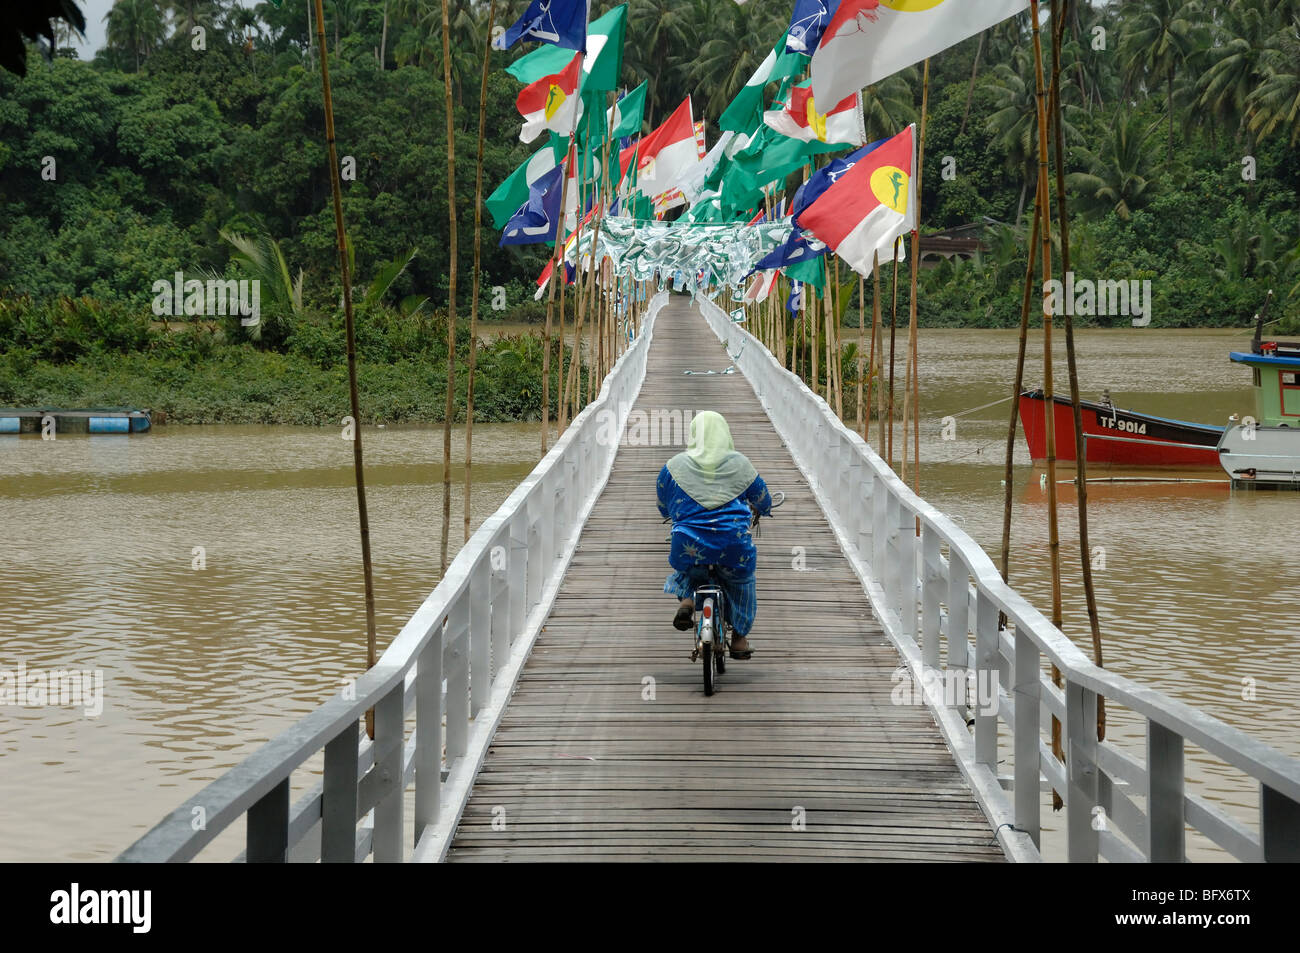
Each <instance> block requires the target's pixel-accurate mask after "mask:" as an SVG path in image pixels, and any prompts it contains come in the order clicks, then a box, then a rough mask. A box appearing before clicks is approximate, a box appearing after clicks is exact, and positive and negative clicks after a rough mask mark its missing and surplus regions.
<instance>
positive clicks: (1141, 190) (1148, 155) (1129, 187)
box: [1065, 113, 1159, 221]
mask: <svg viewBox="0 0 1300 953" xmlns="http://www.w3.org/2000/svg"><path fill="white" fill-rule="evenodd" d="M1158 126H1159V123H1158V122H1157V123H1156V124H1155V125H1152V126H1150V127H1148V128H1146V129H1143V124H1142V119H1141V118H1140V117H1139V116H1138V115H1137V114H1136V113H1128V114H1127V115H1120V116H1118V117H1117V118H1116V120H1115V123H1114V126H1113V128H1112V135H1111V138H1110V140H1109V141H1108V142H1107V143H1105V145H1104V148H1103V149H1102V150H1101V151H1100V152H1091V151H1089V150H1088V149H1084V148H1082V147H1080V148H1079V150H1078V151H1079V155H1080V157H1081V158H1082V159H1083V161H1084V163H1085V164H1086V165H1087V167H1088V170H1089V171H1087V172H1072V173H1070V174H1069V175H1067V176H1066V177H1065V182H1066V184H1067V185H1068V186H1069V187H1070V188H1072V189H1074V190H1075V191H1077V192H1079V193H1080V194H1081V195H1082V197H1083V199H1084V205H1085V206H1091V207H1092V208H1093V209H1096V210H1101V209H1105V210H1109V211H1114V213H1115V214H1116V215H1118V216H1119V217H1120V218H1121V219H1123V220H1124V221H1128V220H1129V219H1130V218H1131V217H1132V215H1133V212H1134V211H1136V210H1137V209H1139V208H1141V207H1142V206H1144V205H1146V204H1147V203H1148V202H1149V201H1150V200H1151V197H1152V194H1153V193H1154V191H1155V182H1154V181H1153V179H1152V174H1153V170H1154V167H1155V164H1156V160H1155V157H1154V156H1153V155H1152V151H1151V136H1152V134H1153V133H1154V132H1155V131H1156V129H1157V128H1158Z"/></svg>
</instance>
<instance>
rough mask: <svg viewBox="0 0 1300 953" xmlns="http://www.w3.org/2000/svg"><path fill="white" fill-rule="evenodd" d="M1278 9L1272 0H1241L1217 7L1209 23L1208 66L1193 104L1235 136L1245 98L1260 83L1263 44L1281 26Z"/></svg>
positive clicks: (1244, 112) (1242, 126)
mask: <svg viewBox="0 0 1300 953" xmlns="http://www.w3.org/2000/svg"><path fill="white" fill-rule="evenodd" d="M1277 13H1278V10H1277V6H1276V3H1275V0H1241V2H1239V3H1235V4H1230V5H1229V6H1227V7H1226V8H1223V9H1222V10H1221V11H1219V12H1218V14H1217V15H1216V17H1215V20H1214V22H1213V25H1212V26H1211V33H1212V35H1213V45H1212V46H1211V48H1210V49H1209V51H1208V53H1207V56H1206V59H1207V61H1208V63H1209V68H1208V69H1206V70H1205V72H1203V73H1202V74H1201V75H1200V78H1199V79H1198V80H1197V83H1196V88H1197V91H1198V94H1199V95H1198V96H1197V100H1196V105H1197V106H1199V107H1203V109H1204V112H1201V113H1200V114H1201V115H1204V116H1208V117H1210V118H1213V119H1214V120H1215V121H1216V122H1217V123H1218V124H1220V125H1223V126H1227V127H1229V128H1231V129H1232V130H1233V132H1234V134H1235V135H1237V136H1238V137H1240V136H1241V134H1242V132H1243V131H1245V129H1246V116H1247V111H1248V107H1247V102H1246V101H1247V99H1248V97H1249V96H1250V94H1251V92H1252V91H1253V90H1254V89H1255V88H1256V87H1257V86H1258V85H1259V79H1260V76H1259V73H1260V63H1261V58H1262V57H1263V56H1264V53H1265V44H1266V43H1267V41H1268V39H1269V38H1270V37H1271V36H1272V35H1273V34H1274V33H1276V32H1277V30H1278V29H1279V28H1280V27H1281V21H1280V19H1279V17H1278V16H1277ZM1211 128H1213V127H1211ZM1250 148H1251V144H1250V143H1249V142H1248V143H1247V149H1250Z"/></svg>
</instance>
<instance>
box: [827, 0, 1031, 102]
mask: <svg viewBox="0 0 1300 953" xmlns="http://www.w3.org/2000/svg"><path fill="white" fill-rule="evenodd" d="M1028 6H1029V0H916V2H909V3H902V2H898V0H841V2H840V5H839V9H837V10H836V11H835V13H834V15H833V16H832V17H831V21H830V23H829V24H828V25H827V27H826V32H825V33H823V34H822V38H821V42H820V43H819V44H818V46H817V49H816V51H815V52H814V53H813V58H812V88H813V94H814V95H815V96H816V97H817V101H818V102H823V103H837V102H839V101H840V100H841V99H843V98H844V97H845V96H847V95H848V94H849V93H852V92H856V91H857V90H860V89H861V88H862V87H864V86H870V85H872V84H873V83H877V82H879V81H880V80H882V79H884V78H885V77H886V76H889V75H890V74H892V73H897V72H898V71H899V70H901V69H906V68H907V67H909V66H911V65H913V64H914V63H919V62H921V60H923V59H925V58H926V57H929V56H934V55H935V54H936V53H938V52H940V51H941V50H946V49H947V48H948V47H950V46H953V45H954V44H956V43H960V42H961V41H962V40H964V39H966V38H967V37H971V36H974V35H975V34H976V33H979V32H980V31H981V30H986V29H988V28H989V27H991V26H993V25H994V24H995V23H1001V22H1002V21H1003V20H1005V19H1007V17H1011V16H1015V15H1016V14H1017V13H1020V12H1022V11H1024V10H1025V9H1026V8H1027V7H1028Z"/></svg>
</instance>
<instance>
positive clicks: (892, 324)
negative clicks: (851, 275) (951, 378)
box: [888, 238, 899, 470]
mask: <svg viewBox="0 0 1300 953" xmlns="http://www.w3.org/2000/svg"><path fill="white" fill-rule="evenodd" d="M898 242H899V239H897V238H895V239H894V280H893V281H892V282H891V284H890V288H891V289H892V291H893V295H894V308H893V311H892V312H891V313H890V315H889V447H888V453H889V468H890V469H891V470H892V469H893V468H894V353H895V349H894V335H895V332H896V331H897V330H898Z"/></svg>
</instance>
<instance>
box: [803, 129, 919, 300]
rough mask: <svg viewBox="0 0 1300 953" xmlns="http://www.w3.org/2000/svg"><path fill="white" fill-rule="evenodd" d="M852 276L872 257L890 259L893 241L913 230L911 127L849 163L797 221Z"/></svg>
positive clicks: (913, 145) (865, 268)
mask: <svg viewBox="0 0 1300 953" xmlns="http://www.w3.org/2000/svg"><path fill="white" fill-rule="evenodd" d="M799 223H800V225H802V226H803V228H804V229H806V230H807V231H809V232H811V233H812V234H813V235H814V236H816V237H817V238H819V239H821V240H822V241H823V242H825V243H826V244H827V245H829V246H830V247H831V248H833V249H835V252H836V254H838V255H839V256H840V257H841V258H843V259H844V260H845V261H846V262H848V263H849V265H850V266H851V267H852V268H853V270H854V271H856V272H857V273H858V274H860V275H863V276H868V275H870V274H871V262H872V253H873V252H876V253H880V257H881V258H888V259H890V260H893V257H894V256H893V251H892V248H891V246H892V244H893V241H894V239H895V238H897V237H898V236H900V235H903V234H905V233H907V232H909V231H911V230H912V229H914V228H916V126H915V125H911V126H908V127H907V128H906V129H904V130H903V131H902V132H900V133H899V134H898V135H896V136H894V137H893V138H892V139H889V140H887V141H886V142H885V143H884V144H883V145H881V146H877V147H876V148H875V149H874V150H873V151H872V152H871V153H870V155H868V156H867V157H866V158H864V159H862V160H861V161H859V162H857V163H855V164H854V166H853V168H851V169H849V170H848V171H847V172H845V173H844V174H843V175H841V176H840V177H839V179H838V181H836V183H835V184H834V185H832V186H831V187H830V188H828V189H827V190H826V191H825V192H823V193H822V194H821V197H820V198H818V199H817V201H815V202H813V203H812V204H811V205H809V206H808V207H807V208H806V209H804V211H803V212H802V213H801V214H800V216H799Z"/></svg>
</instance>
